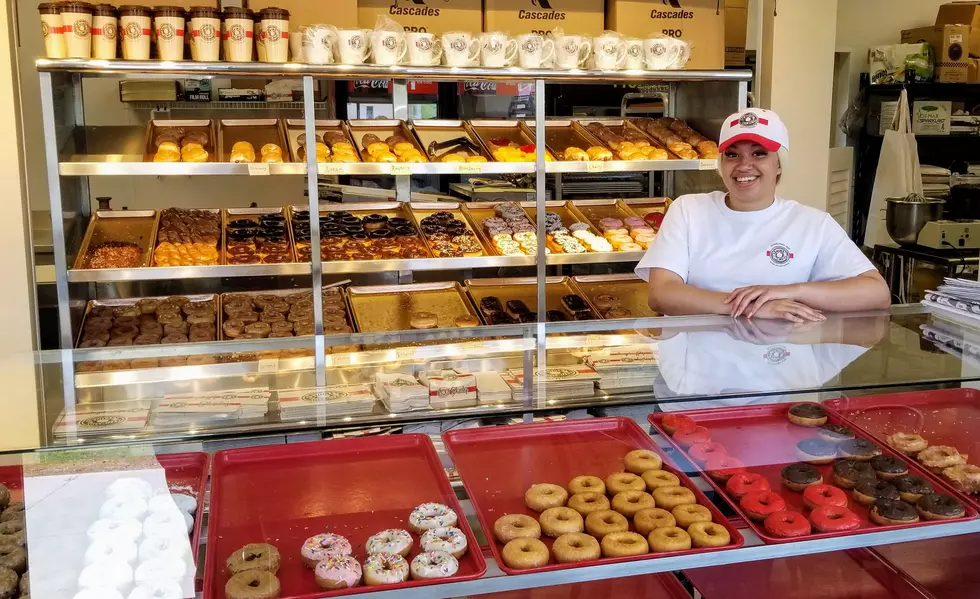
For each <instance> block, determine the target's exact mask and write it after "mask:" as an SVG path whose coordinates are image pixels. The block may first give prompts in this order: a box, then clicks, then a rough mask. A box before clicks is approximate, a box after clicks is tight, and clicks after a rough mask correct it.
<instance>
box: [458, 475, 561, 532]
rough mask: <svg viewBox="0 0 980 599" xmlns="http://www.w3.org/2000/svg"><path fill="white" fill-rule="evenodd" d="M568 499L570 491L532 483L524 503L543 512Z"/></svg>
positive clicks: (558, 505) (550, 485)
mask: <svg viewBox="0 0 980 599" xmlns="http://www.w3.org/2000/svg"><path fill="white" fill-rule="evenodd" d="M566 501H568V491H566V490H565V489H563V488H562V487H561V486H559V485H553V484H550V483H538V484H535V485H531V488H530V489H528V490H527V492H525V493H524V503H525V504H526V505H527V507H529V508H531V509H532V510H534V511H536V512H543V511H545V510H546V509H548V508H552V507H563V506H564V505H565V502H566ZM454 524H455V523H454ZM443 526H450V525H448V524H444V525H443Z"/></svg>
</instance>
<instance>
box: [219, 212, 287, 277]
mask: <svg viewBox="0 0 980 599" xmlns="http://www.w3.org/2000/svg"><path fill="white" fill-rule="evenodd" d="M263 214H279V215H281V216H282V217H283V218H286V209H285V208H228V209H226V210H225V213H224V220H223V221H222V223H221V229H222V235H221V237H222V240H223V243H224V246H223V248H222V252H221V254H222V257H221V259H222V260H224V263H225V264H231V262H230V261H229V260H228V258H229V256H228V223H230V222H231V221H233V220H239V219H249V220H254V221H255V222H256V223H258V222H259V217H260V216H262V215H263ZM286 235H287V237H288V239H289V251H287V252H286V253H287V254H288V256H289V261H290V262H296V251H295V243H294V242H293V227H292V224H291V223H290V222H289V219H288V218H286ZM256 250H258V248H257V247H256ZM256 253H257V254H258V252H257V251H256ZM258 255H260V256H262V257H263V262H261V263H262V264H264V263H265V262H264V258H265V254H258ZM243 266H248V265H247V264H245V265H243Z"/></svg>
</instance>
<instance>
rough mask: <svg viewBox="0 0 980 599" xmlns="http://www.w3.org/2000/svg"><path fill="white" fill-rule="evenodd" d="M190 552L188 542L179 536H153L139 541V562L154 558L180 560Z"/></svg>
mask: <svg viewBox="0 0 980 599" xmlns="http://www.w3.org/2000/svg"><path fill="white" fill-rule="evenodd" d="M190 552H191V544H190V541H189V540H188V539H186V538H184V537H181V536H173V535H167V536H153V537H146V538H145V539H143V540H142V541H140V546H139V557H140V561H146V560H150V559H153V558H155V557H172V558H181V559H183V557H184V556H185V555H187V554H188V553H190Z"/></svg>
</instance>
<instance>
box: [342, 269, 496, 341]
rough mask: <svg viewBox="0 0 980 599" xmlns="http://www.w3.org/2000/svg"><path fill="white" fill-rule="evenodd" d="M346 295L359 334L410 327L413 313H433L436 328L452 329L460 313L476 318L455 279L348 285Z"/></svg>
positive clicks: (403, 329)
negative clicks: (361, 285) (430, 281)
mask: <svg viewBox="0 0 980 599" xmlns="http://www.w3.org/2000/svg"><path fill="white" fill-rule="evenodd" d="M347 297H348V300H349V301H350V307H351V315H352V316H353V319H354V323H355V325H356V328H357V330H358V331H359V332H361V333H380V332H390V331H408V330H411V329H412V326H411V323H410V321H411V318H412V313H414V312H430V313H432V314H435V315H436V318H438V320H439V324H438V326H437V327H436V328H440V329H451V328H454V327H455V326H456V323H455V320H456V318H457V317H460V316H473V317H475V318H477V319H478V320H479V316H477V311H476V310H475V309H474V308H473V305H472V304H470V302H469V300H468V299H467V298H466V294H465V293H464V292H463V287H462V286H461V285H460V284H459V283H456V282H445V283H415V284H412V285H377V286H371V287H350V288H349V289H348V290H347Z"/></svg>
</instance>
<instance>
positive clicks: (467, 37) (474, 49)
mask: <svg viewBox="0 0 980 599" xmlns="http://www.w3.org/2000/svg"><path fill="white" fill-rule="evenodd" d="M442 53H443V56H445V60H446V65H447V66H450V67H469V66H473V65H474V64H476V59H477V57H478V56H479V55H480V40H479V39H477V38H474V37H473V34H471V33H467V32H465V31H454V32H450V33H446V34H444V35H443V36H442Z"/></svg>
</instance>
